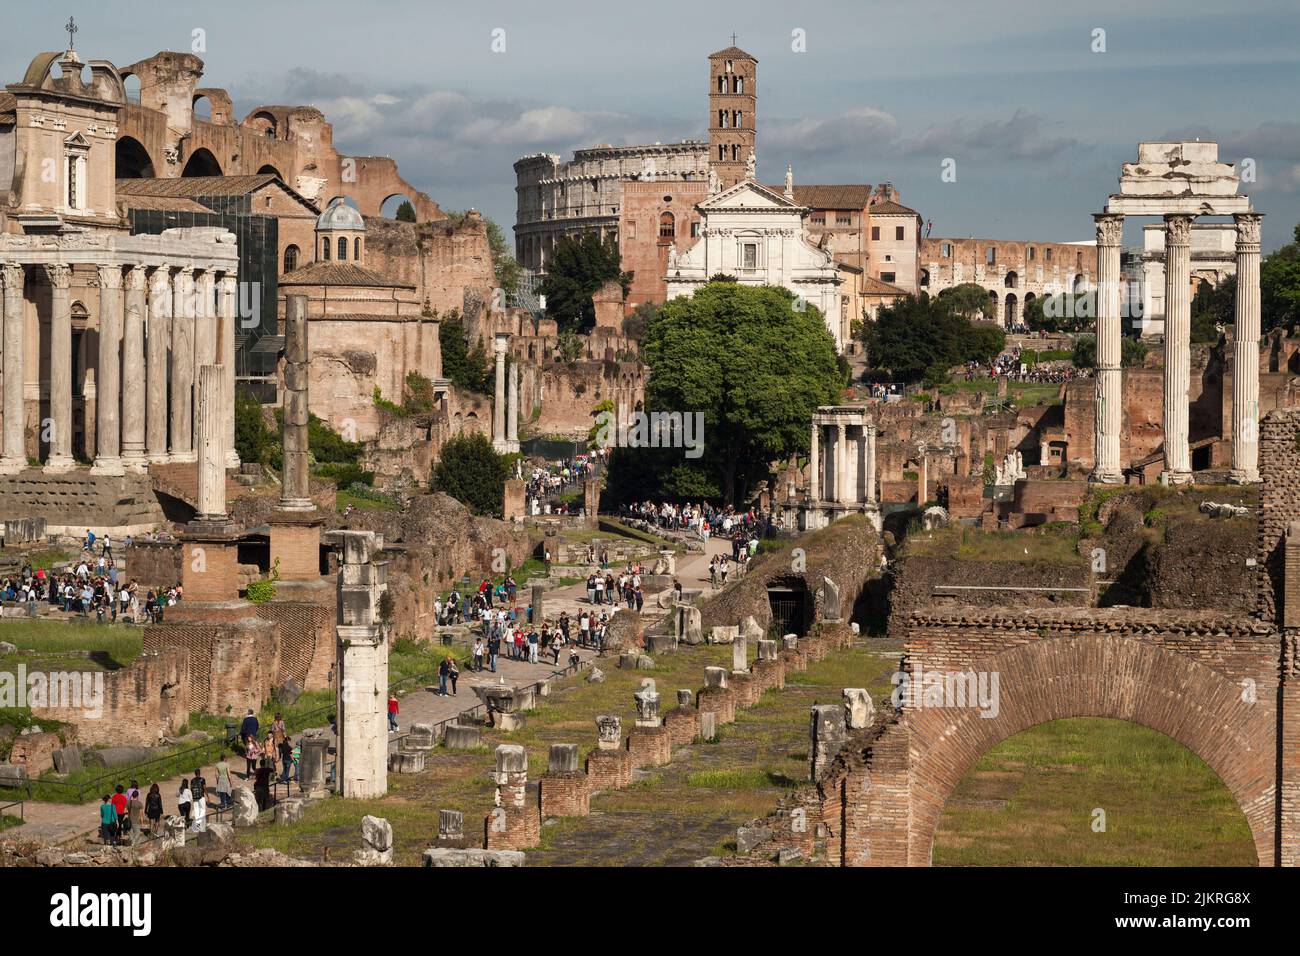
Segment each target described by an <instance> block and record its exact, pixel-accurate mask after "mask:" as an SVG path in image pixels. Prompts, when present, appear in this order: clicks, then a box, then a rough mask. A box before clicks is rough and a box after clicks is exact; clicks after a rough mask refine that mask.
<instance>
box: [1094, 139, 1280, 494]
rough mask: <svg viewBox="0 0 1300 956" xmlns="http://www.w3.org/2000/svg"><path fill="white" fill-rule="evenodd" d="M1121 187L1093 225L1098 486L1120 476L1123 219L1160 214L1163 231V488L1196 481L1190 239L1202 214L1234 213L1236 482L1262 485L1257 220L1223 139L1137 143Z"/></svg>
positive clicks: (1234, 416) (1233, 415) (1121, 465)
mask: <svg viewBox="0 0 1300 956" xmlns="http://www.w3.org/2000/svg"><path fill="white" fill-rule="evenodd" d="M1119 185H1120V191H1119V193H1118V194H1115V195H1112V196H1111V197H1110V200H1109V201H1108V202H1107V204H1106V209H1105V211H1104V212H1102V213H1099V214H1097V215H1095V216H1094V217H1093V218H1094V219H1096V221H1097V274H1098V292H1097V378H1096V389H1097V391H1096V431H1095V439H1094V441H1095V449H1094V450H1095V458H1094V470H1093V480H1094V481H1099V482H1105V483H1118V482H1121V481H1123V480H1124V466H1123V463H1122V462H1121V461H1120V433H1121V430H1122V428H1123V399H1122V395H1123V379H1122V376H1123V372H1122V370H1121V368H1120V365H1121V358H1120V355H1121V349H1120V345H1121V329H1122V323H1121V315H1120V311H1121V310H1120V291H1121V287H1120V282H1121V281H1122V279H1121V273H1120V243H1121V239H1122V236H1123V231H1124V219H1125V217H1126V216H1160V217H1162V218H1163V221H1164V230H1165V244H1164V245H1165V263H1164V276H1165V288H1164V297H1165V321H1164V349H1165V369H1164V402H1163V430H1164V470H1163V471H1162V472H1161V475H1160V480H1161V482H1162V483H1163V484H1183V483H1186V482H1189V481H1191V480H1192V466H1191V449H1190V442H1189V434H1188V418H1189V411H1188V391H1189V387H1190V381H1189V379H1190V366H1191V282H1192V271H1191V235H1192V228H1193V224H1194V223H1195V221H1196V219H1197V218H1198V217H1200V216H1231V217H1232V218H1233V221H1234V223H1235V224H1236V232H1237V301H1236V317H1235V329H1234V336H1233V339H1234V341H1233V357H1232V375H1233V401H1232V436H1231V442H1232V471H1231V475H1230V477H1231V478H1232V480H1234V481H1237V482H1255V481H1258V480H1259V443H1258V430H1259V426H1258V415H1259V336H1260V315H1259V308H1260V305H1259V304H1260V298H1259V221H1260V219H1261V218H1262V217H1261V214H1259V213H1257V212H1255V211H1254V209H1253V208H1252V207H1251V202H1250V198H1249V197H1247V196H1242V195H1238V194H1237V188H1238V185H1239V179H1238V176H1237V171H1236V169H1235V167H1234V166H1233V165H1232V164H1231V163H1223V162H1219V147H1218V144H1217V143H1199V142H1196V143H1141V144H1139V146H1138V161H1137V162H1136V163H1125V164H1124V166H1123V169H1122V171H1121V174H1120V179H1119Z"/></svg>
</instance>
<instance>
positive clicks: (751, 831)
mask: <svg viewBox="0 0 1300 956" xmlns="http://www.w3.org/2000/svg"><path fill="white" fill-rule="evenodd" d="M770 839H772V828H771V827H737V828H736V852H737V853H738V854H740V855H741V856H748V855H749V854H750V853H753V852H754V851H755V850H756V849H758V847H760V846H761V845H762V844H764V843H766V842H767V841H768V840H770Z"/></svg>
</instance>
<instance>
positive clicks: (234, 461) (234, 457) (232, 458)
mask: <svg viewBox="0 0 1300 956" xmlns="http://www.w3.org/2000/svg"><path fill="white" fill-rule="evenodd" d="M241 464H243V462H241V461H240V460H239V454H238V453H237V452H233V451H232V452H230V453H229V454H228V455H226V470H227V471H230V470H232V469H236V468H238V467H239V466H240V465H241Z"/></svg>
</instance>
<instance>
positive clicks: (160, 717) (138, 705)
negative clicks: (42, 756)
mask: <svg viewBox="0 0 1300 956" xmlns="http://www.w3.org/2000/svg"><path fill="white" fill-rule="evenodd" d="M103 681H104V685H103V700H102V712H101V713H99V714H98V715H91V714H88V713H87V712H86V709H85V707H84V706H82V707H33V708H32V713H33V714H34V715H35V716H37V717H42V718H45V719H49V720H58V721H62V722H64V723H68V724H73V725H75V726H76V737H77V740H78V741H79V742H80V743H82V744H87V745H92V746H93V745H104V746H145V747H151V746H153V745H155V744H157V743H158V740H159V738H161V737H164V736H168V737H170V736H174V735H175V734H176V733H177V731H179V730H180V728H181V727H182V726H184V724H185V722H186V721H187V720H189V716H190V706H191V705H190V689H191V686H192V682H191V680H190V671H189V652H188V651H186V650H185V649H184V648H183V647H168V648H165V649H163V650H160V651H154V652H150V653H144V654H141V655H140V656H139V657H137V658H136V659H135V660H134V661H132V662H131V663H130V665H128V666H127V667H125V668H123V669H121V670H117V671H108V672H106V673H104V674H103Z"/></svg>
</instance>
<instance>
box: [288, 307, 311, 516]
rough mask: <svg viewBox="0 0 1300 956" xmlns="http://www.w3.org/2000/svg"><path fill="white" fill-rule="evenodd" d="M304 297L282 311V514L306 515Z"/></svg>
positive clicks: (309, 500) (308, 504) (305, 316)
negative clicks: (298, 513)
mask: <svg viewBox="0 0 1300 956" xmlns="http://www.w3.org/2000/svg"><path fill="white" fill-rule="evenodd" d="M309 355H310V353H309V352H308V348H307V297H306V296H305V295H291V296H289V297H288V298H287V299H286V300H285V310H284V430H283V433H282V437H281V440H280V441H281V445H282V447H283V449H284V474H283V476H282V478H283V480H282V482H281V484H280V507H281V508H283V509H284V510H286V511H310V510H312V509H313V508H314V507H315V505H314V504H313V503H312V500H311V492H310V487H309V480H308V468H309V464H310V463H309V461H308V441H307V417H308V416H307V362H308V358H309Z"/></svg>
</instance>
